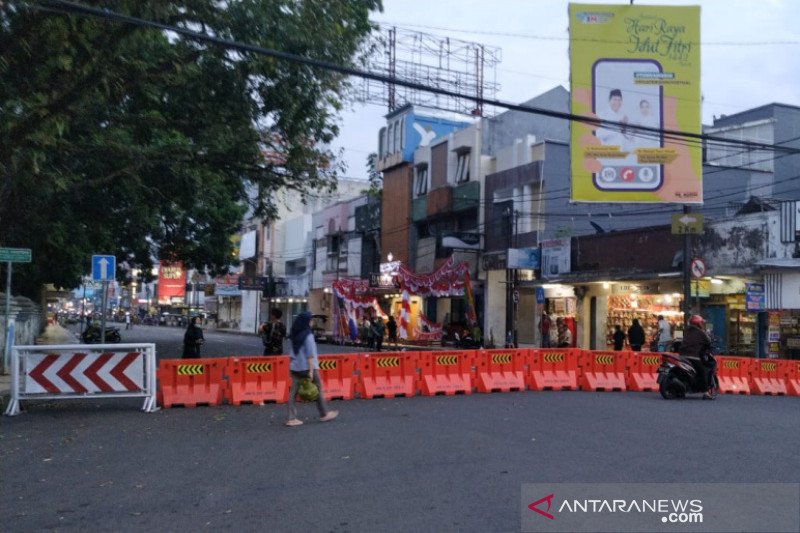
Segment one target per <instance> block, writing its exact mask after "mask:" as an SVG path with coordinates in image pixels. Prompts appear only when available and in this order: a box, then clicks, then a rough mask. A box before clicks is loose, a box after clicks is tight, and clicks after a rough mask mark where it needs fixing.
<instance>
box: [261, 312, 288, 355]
mask: <svg viewBox="0 0 800 533" xmlns="http://www.w3.org/2000/svg"><path fill="white" fill-rule="evenodd" d="M269 316H270V320H269V322H265V323H264V324H262V325H261V328H260V330H261V343H262V344H263V345H264V355H281V354H283V339H285V338H286V325H285V324H284V323H283V322H281V318H282V317H283V311H281V310H280V309H278V308H277V307H274V308H272V310H270V312H269Z"/></svg>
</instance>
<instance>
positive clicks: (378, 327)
mask: <svg viewBox="0 0 800 533" xmlns="http://www.w3.org/2000/svg"><path fill="white" fill-rule="evenodd" d="M385 331H386V326H385V325H384V323H383V319H382V318H381V317H379V316H376V317H375V320H373V321H372V336H373V339H374V343H375V351H376V352H380V351H381V348H382V347H383V334H384V332H385Z"/></svg>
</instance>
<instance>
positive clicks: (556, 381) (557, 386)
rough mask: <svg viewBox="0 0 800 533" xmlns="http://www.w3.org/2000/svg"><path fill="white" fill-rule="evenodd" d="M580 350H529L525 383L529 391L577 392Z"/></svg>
mask: <svg viewBox="0 0 800 533" xmlns="http://www.w3.org/2000/svg"><path fill="white" fill-rule="evenodd" d="M579 353H580V350H576V349H562V348H542V349H538V348H537V349H533V350H530V358H529V361H528V375H527V377H526V381H527V384H528V388H529V389H531V390H577V389H578V354H579Z"/></svg>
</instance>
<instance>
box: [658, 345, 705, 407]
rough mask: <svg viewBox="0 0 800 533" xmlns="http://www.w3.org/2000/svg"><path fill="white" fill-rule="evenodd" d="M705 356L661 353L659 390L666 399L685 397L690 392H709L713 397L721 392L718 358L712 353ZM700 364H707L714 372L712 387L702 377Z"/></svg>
mask: <svg viewBox="0 0 800 533" xmlns="http://www.w3.org/2000/svg"><path fill="white" fill-rule="evenodd" d="M704 358H706V359H708V361H703V358H697V357H686V356H683V355H676V354H671V353H664V354H662V355H661V361H662V362H661V366H660V367H659V368H658V379H657V382H658V390H659V392H660V393H661V396H662V397H663V398H664V399H665V400H669V399H672V398H683V397H685V396H686V395H687V394H689V393H698V392H702V393H705V392H708V393H709V395H710V397H711V399H714V398H716V397H717V394H718V393H719V378H717V372H716V359H714V356H713V355H712V354H711V353H707V354H705V356H704ZM699 365H705V366H706V367H707V368H708V369H709V371H710V372H712V376H711V380H712V381H711V382H712V383H713V385H712V387H711V388H709V387H708V383H707V382H706V381H705V380H703V379H702V374H701V373H700V372H699V371H698V367H699Z"/></svg>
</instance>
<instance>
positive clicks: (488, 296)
mask: <svg viewBox="0 0 800 533" xmlns="http://www.w3.org/2000/svg"><path fill="white" fill-rule="evenodd" d="M505 280H506V271H505V270H489V271H488V272H487V273H486V284H485V285H484V287H485V288H484V293H485V307H486V311H485V313H484V315H485V319H484V325H483V328H484V329H483V331H484V335H483V336H484V337H485V338H486V339H487V342H488V339H489V333H490V332H492V333H494V344H495V346H499V347H502V346H503V344H505V339H506V330H505V329H506V285H505V283H501V282H504V281H505Z"/></svg>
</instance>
